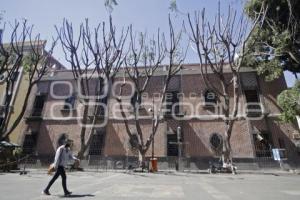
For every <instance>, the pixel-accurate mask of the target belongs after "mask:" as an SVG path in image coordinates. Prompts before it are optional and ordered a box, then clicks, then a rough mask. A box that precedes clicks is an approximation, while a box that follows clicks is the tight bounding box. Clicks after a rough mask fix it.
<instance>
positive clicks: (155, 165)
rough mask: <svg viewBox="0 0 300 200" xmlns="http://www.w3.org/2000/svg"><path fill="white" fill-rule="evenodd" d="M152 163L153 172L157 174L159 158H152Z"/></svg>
mask: <svg viewBox="0 0 300 200" xmlns="http://www.w3.org/2000/svg"><path fill="white" fill-rule="evenodd" d="M150 161H151V171H152V172H157V171H158V169H157V158H150Z"/></svg>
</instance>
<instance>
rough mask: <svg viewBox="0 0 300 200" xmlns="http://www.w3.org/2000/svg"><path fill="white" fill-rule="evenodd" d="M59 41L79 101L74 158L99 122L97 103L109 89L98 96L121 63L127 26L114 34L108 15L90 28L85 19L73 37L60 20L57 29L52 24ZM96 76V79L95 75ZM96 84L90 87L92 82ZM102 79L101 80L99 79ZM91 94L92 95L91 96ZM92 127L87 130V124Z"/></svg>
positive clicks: (87, 142)
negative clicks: (103, 20)
mask: <svg viewBox="0 0 300 200" xmlns="http://www.w3.org/2000/svg"><path fill="white" fill-rule="evenodd" d="M56 30H57V33H58V37H59V40H60V42H61V45H62V48H63V51H64V54H65V59H66V60H67V62H68V63H70V65H71V68H72V72H73V76H74V79H75V82H76V84H77V83H79V85H78V87H79V88H80V95H79V96H78V98H79V101H80V103H82V104H83V114H82V116H80V117H81V118H82V127H81V131H80V145H81V146H80V150H79V152H78V157H79V158H83V157H84V154H85V152H86V150H87V149H88V147H89V145H90V143H91V139H92V137H91V136H92V134H93V131H94V126H95V124H96V123H97V122H99V120H97V119H98V117H99V112H100V109H101V108H102V106H99V105H97V102H99V101H101V102H102V103H105V104H107V102H108V96H109V91H110V89H107V91H108V93H107V94H106V97H104V98H100V97H101V96H102V95H103V94H101V92H102V91H103V88H104V87H108V88H109V87H110V86H111V84H112V83H113V81H114V77H115V75H116V73H117V72H118V70H119V68H120V66H121V65H122V64H123V62H124V58H125V56H124V52H123V49H124V45H125V42H126V38H127V34H128V29H126V30H124V29H123V30H122V32H121V34H120V36H119V37H117V33H116V28H115V27H114V26H113V23H112V17H110V19H109V24H108V27H107V26H106V23H105V22H103V23H99V24H98V26H97V27H96V28H94V29H93V30H91V29H90V27H89V23H88V20H86V22H85V23H84V24H81V26H80V29H79V34H78V37H76V36H74V31H73V26H72V24H71V23H70V22H69V21H67V20H64V22H63V25H62V27H61V28H58V27H56ZM95 77H96V78H95ZM95 79H96V82H94V84H95V83H96V84H97V87H96V88H94V87H91V86H92V85H91V84H93V83H92V81H95ZM103 80H104V81H103ZM91 96H93V97H91ZM90 108H92V109H94V112H93V113H94V114H93V116H92V119H91V120H90V119H89V109H90ZM88 123H89V125H90V126H91V127H92V128H90V129H87V126H86V125H87V124H88Z"/></svg>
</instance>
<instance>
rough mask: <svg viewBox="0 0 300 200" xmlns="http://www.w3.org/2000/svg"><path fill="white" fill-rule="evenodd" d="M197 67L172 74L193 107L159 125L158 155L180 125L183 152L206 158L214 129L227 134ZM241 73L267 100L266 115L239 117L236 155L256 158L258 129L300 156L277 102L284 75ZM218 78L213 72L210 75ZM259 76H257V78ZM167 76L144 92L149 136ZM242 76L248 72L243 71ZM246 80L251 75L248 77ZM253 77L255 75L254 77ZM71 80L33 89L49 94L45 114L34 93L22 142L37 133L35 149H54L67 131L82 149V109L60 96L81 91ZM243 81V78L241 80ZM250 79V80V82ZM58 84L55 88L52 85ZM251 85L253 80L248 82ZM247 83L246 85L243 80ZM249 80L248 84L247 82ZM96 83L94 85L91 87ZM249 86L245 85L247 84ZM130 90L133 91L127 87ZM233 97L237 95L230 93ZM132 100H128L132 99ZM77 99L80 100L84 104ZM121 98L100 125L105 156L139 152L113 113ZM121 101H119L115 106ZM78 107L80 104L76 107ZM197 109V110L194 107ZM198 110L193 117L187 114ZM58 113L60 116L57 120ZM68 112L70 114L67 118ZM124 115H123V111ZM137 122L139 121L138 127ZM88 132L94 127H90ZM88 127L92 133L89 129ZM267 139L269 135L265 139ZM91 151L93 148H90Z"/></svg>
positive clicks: (63, 75)
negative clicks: (36, 115) (37, 113)
mask: <svg viewBox="0 0 300 200" xmlns="http://www.w3.org/2000/svg"><path fill="white" fill-rule="evenodd" d="M195 68H196V66H192V65H187V66H186V68H185V69H186V71H184V70H183V72H180V73H178V75H177V76H175V77H173V78H172V80H171V84H170V86H169V91H177V92H178V93H181V95H179V96H180V97H179V101H180V102H185V103H190V104H189V105H192V107H193V110H192V109H191V108H190V107H189V106H181V107H180V112H181V113H183V114H184V116H185V117H186V118H184V119H183V120H175V119H171V118H165V119H161V120H160V125H159V128H158V130H157V133H156V136H155V143H154V145H155V147H154V151H155V156H157V157H161V158H163V157H166V156H167V154H168V153H167V152H168V141H167V138H168V137H167V135H168V134H176V130H177V127H179V126H180V127H181V130H182V142H183V150H182V155H183V157H185V158H201V157H216V154H215V152H214V151H213V150H212V148H211V145H210V137H211V134H212V133H219V134H221V135H222V134H223V133H224V130H225V129H224V122H223V121H222V120H220V119H218V118H215V119H210V118H209V117H208V116H209V113H210V112H209V111H211V110H210V108H208V107H205V106H204V105H203V102H204V97H203V94H204V92H205V91H206V90H207V88H206V86H205V84H204V82H203V80H202V78H201V75H200V74H199V71H196V70H194V71H195V72H194V71H193V69H195ZM119 74H120V75H119V76H118V77H117V79H116V80H119V81H123V77H122V74H123V73H122V72H119ZM242 74H244V75H245V74H251V76H249V77H252V80H251V81H254V82H255V84H254V85H255V90H257V92H258V94H259V99H260V102H261V103H262V104H263V109H262V110H263V114H265V117H263V118H262V119H260V120H247V119H245V118H243V117H241V119H240V120H238V121H236V123H235V125H234V128H233V134H232V139H231V144H232V150H233V156H234V158H244V159H253V158H255V157H257V154H256V150H257V149H256V146H255V142H257V141H256V140H255V137H253V134H257V133H258V134H260V133H261V134H262V136H265V135H264V134H267V135H269V136H266V137H268V140H269V143H270V145H271V147H272V148H279V147H281V148H285V149H287V154H288V158H289V159H291V160H293V161H295V162H298V160H299V158H300V157H299V155H298V151H297V149H296V146H295V144H294V140H293V133H294V132H295V131H296V130H295V129H294V128H293V127H292V126H291V125H288V124H284V123H282V122H280V121H278V120H277V116H278V114H279V113H280V109H279V108H278V105H277V104H276V97H277V95H278V94H279V93H280V92H281V91H282V90H284V89H285V88H286V83H285V80H284V77H283V76H282V77H280V78H279V79H277V80H275V81H272V82H265V81H264V80H263V78H261V77H258V76H257V75H256V74H255V72H253V71H251V70H250V71H247V72H243V73H242ZM210 76H211V78H212V79H214V77H213V74H211V75H210ZM253 77H254V78H253ZM163 78H164V77H163V76H161V75H159V74H156V75H155V76H154V77H153V78H152V79H151V81H150V84H149V87H148V88H147V94H143V99H142V100H143V103H145V104H146V105H145V106H144V108H143V109H142V110H141V111H140V113H141V115H143V116H145V119H144V120H143V121H142V129H143V132H144V133H145V136H144V138H147V136H149V135H150V134H151V127H152V120H151V113H149V108H151V105H152V99H153V97H154V101H155V104H156V102H158V100H157V99H155V97H156V96H158V95H159V93H160V91H161V90H162V85H163V80H164V79H163ZM242 78H243V76H242ZM245 79H246V78H245ZM249 79H251V78H249ZM58 81H67V82H69V83H70V85H72V86H73V87H74V88H76V84H75V82H74V80H72V72H71V71H61V72H57V74H55V75H53V76H51V77H46V78H44V80H43V81H42V82H41V83H40V84H39V86H38V88H35V91H34V92H32V94H45V98H46V99H45V104H44V107H43V111H42V116H41V118H40V119H32V118H31V117H30V111H32V108H33V106H34V101H35V98H36V95H32V97H31V101H30V103H29V104H28V108H27V110H28V113H29V114H28V115H27V118H26V119H25V123H26V125H27V126H26V129H25V130H24V132H23V134H22V135H23V137H22V138H20V142H21V143H22V141H23V140H24V135H25V134H31V133H32V132H36V134H37V140H36V152H37V154H38V155H49V154H53V153H54V151H55V148H56V147H57V145H58V144H57V143H58V139H59V137H60V135H61V134H62V133H65V134H67V135H68V137H69V139H71V140H73V141H74V151H75V152H76V151H78V149H79V146H80V136H79V133H80V129H81V126H80V125H79V123H78V120H77V119H76V118H75V117H76V116H78V115H79V114H78V113H80V109H77V110H76V109H74V110H71V111H65V110H63V109H62V107H63V105H64V102H65V98H61V99H59V98H60V96H63V95H68V94H69V93H73V92H78V91H71V92H70V91H68V90H69V89H68V88H69V85H68V84H66V83H63V82H58ZM242 81H243V80H242ZM251 81H249V82H251ZM54 83H55V85H54V87H53V84H54ZM249 84H250V83H249ZM242 85H243V84H242ZM244 85H247V83H246V82H245V83H244ZM91 87H94V86H91ZM51 88H52V89H53V91H54V93H55V95H56V96H57V97H54V96H53V95H51V93H50V90H51ZM243 88H244V89H245V87H243ZM244 89H243V90H241V93H240V105H241V106H240V108H241V109H240V113H239V114H240V115H241V116H245V110H244V109H243V108H244V105H245V101H246V98H245V94H244ZM127 93H129V91H127ZM231 98H232V96H231ZM127 102H129V100H127ZM231 102H232V101H231ZM79 104H80V103H79V101H78V98H77V99H76V103H75V105H77V106H78V105H79ZM117 104H118V103H117V102H116V100H115V99H114V98H113V97H112V96H110V98H109V107H108V108H109V118H108V123H107V124H106V126H105V127H104V128H103V129H101V130H102V134H104V137H103V140H104V142H103V143H102V145H101V147H100V146H99V148H101V156H110V157H114V156H126V155H130V156H135V155H137V153H136V152H135V151H134V150H132V148H130V144H129V142H128V141H129V140H128V136H127V133H126V129H125V126H124V123H123V121H122V120H118V119H115V117H114V116H113V108H114V106H115V107H116V108H118V105H117ZM116 105H117V106H116ZM75 108H77V107H76V106H75ZM195 110H196V111H195ZM192 114H194V116H193V117H190V118H189V117H188V116H191V115H192ZM53 116H55V117H56V118H58V119H54V118H53ZM67 116H69V118H67ZM119 116H120V115H119ZM133 127H134V126H133ZM88 131H89V128H88ZM88 131H87V132H88ZM265 139H266V138H265ZM87 154H88V152H87ZM150 155H151V148H150V149H149V151H148V152H147V156H150Z"/></svg>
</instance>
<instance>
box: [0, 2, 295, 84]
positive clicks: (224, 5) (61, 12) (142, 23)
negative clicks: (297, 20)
mask: <svg viewBox="0 0 300 200" xmlns="http://www.w3.org/2000/svg"><path fill="white" fill-rule="evenodd" d="M218 1H219V0H177V5H178V8H179V10H180V12H179V13H174V12H171V13H170V9H169V6H170V0H117V2H118V5H117V6H115V7H114V9H113V11H112V12H109V11H108V9H107V8H106V7H105V6H104V0H0V11H4V14H3V21H5V22H6V27H9V26H8V25H9V23H13V22H14V20H19V21H20V20H22V19H27V20H28V23H29V24H33V25H34V33H40V34H41V38H42V39H46V40H48V47H49V46H50V44H51V40H52V37H53V36H54V37H56V35H57V34H56V30H55V28H54V27H55V26H58V27H60V26H61V25H62V21H63V19H64V18H66V19H68V20H69V21H70V22H72V24H73V26H74V27H79V25H80V23H82V22H84V20H85V19H86V18H88V19H89V22H90V26H91V27H93V26H96V25H97V24H98V23H100V22H102V21H106V22H107V21H108V19H109V15H110V14H111V15H112V18H113V22H114V25H115V26H116V27H117V28H119V30H121V28H122V27H127V26H128V25H131V24H132V25H133V28H134V30H136V31H141V32H145V31H146V32H147V34H148V35H151V34H154V33H155V32H156V30H157V29H158V28H160V30H161V31H164V32H168V15H169V14H170V16H171V18H172V20H173V23H174V24H175V27H179V26H180V25H182V22H183V19H186V15H185V14H186V13H188V12H189V13H193V12H195V11H198V10H202V9H203V8H205V9H206V11H207V14H208V17H210V18H213V16H214V15H215V13H216V12H217V8H218ZM220 2H221V10H222V12H226V11H227V9H228V5H229V4H231V5H232V7H234V8H235V9H236V10H240V11H241V10H242V9H243V2H244V0H220ZM2 25H3V23H2ZM5 33H6V32H4V40H5V37H6V36H7V35H8V34H5ZM53 55H54V57H55V58H57V59H58V60H59V61H60V62H61V63H63V64H64V65H66V67H68V66H67V65H68V64H67V62H66V61H65V59H64V55H63V52H62V50H61V48H60V47H59V46H57V47H56V48H55V50H54V54H53ZM186 62H189V63H195V62H198V60H197V56H196V55H194V54H193V53H189V55H188V56H187V59H186ZM286 80H287V83H288V85H289V86H291V85H292V84H293V82H294V78H293V76H292V75H291V74H286Z"/></svg>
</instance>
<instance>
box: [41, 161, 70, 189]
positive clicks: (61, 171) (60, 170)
mask: <svg viewBox="0 0 300 200" xmlns="http://www.w3.org/2000/svg"><path fill="white" fill-rule="evenodd" d="M59 175H60V176H61V178H62V186H63V189H64V192H65V194H66V193H68V190H67V184H66V182H67V177H66V172H65V168H64V167H63V166H58V167H57V170H56V172H55V174H54V176H53V177H52V179H51V180H50V182H49V183H48V185H47V187H46V189H45V190H46V191H49V189H50V187H51V186H52V184H53V183H54V182H55V181H56V179H57V178H58V177H59Z"/></svg>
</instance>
